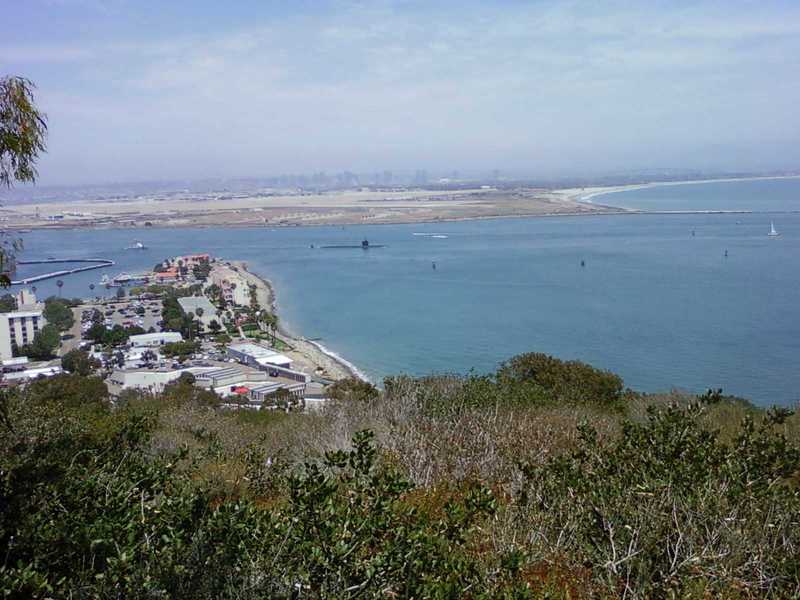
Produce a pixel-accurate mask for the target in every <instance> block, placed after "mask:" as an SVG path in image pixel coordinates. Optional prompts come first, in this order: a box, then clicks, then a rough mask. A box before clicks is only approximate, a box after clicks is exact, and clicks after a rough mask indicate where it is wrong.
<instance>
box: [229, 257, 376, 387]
mask: <svg viewBox="0 0 800 600" xmlns="http://www.w3.org/2000/svg"><path fill="white" fill-rule="evenodd" d="M229 262H230V264H231V266H233V267H235V268H237V269H238V271H239V273H240V274H241V275H242V277H243V278H244V279H245V280H246V281H247V283H248V284H250V285H254V286H256V297H257V298H258V303H259V304H260V305H261V306H264V307H269V309H270V311H271V312H272V313H273V314H276V315H278V316H279V317H280V315H279V314H278V311H277V302H276V297H275V289H274V287H273V285H272V282H270V281H269V280H268V279H264V278H262V277H259V276H258V275H256V274H254V273H252V272H251V271H249V270H248V268H247V263H245V262H243V261H229ZM278 338H279V339H281V340H282V341H283V342H285V343H286V344H288V345H290V346H291V347H292V348H293V349H292V350H287V351H285V352H283V353H284V354H286V355H287V356H289V358H291V359H292V360H293V361H294V362H295V365H294V368H296V369H297V370H299V371H304V372H306V373H313V374H314V375H315V376H317V377H320V378H323V379H330V380H337V379H344V378H346V377H357V378H360V379H365V377H364V375H363V374H362V373H360V372H359V371H358V369H357V368H355V366H353V365H351V364H350V363H348V362H347V361H345V360H344V359H342V358H340V357H336V356H335V355H332V353H330V351H327V350H326V349H325V348H324V347H322V346H321V345H320V344H318V343H316V342H311V341H308V340H306V339H305V338H303V337H300V336H297V335H295V334H293V333H291V332H289V331H287V330H286V328H285V327H284V326H283V325H281V324H280V321H279V328H278Z"/></svg>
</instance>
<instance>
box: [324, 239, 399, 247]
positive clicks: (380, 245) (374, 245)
mask: <svg viewBox="0 0 800 600" xmlns="http://www.w3.org/2000/svg"><path fill="white" fill-rule="evenodd" d="M320 247H321V248H329V249H335V248H361V249H362V250H369V249H371V248H385V247H386V246H384V245H383V244H370V243H369V240H366V239H365V240H364V241H362V242H361V245H360V246H357V245H355V244H337V245H335V246H320Z"/></svg>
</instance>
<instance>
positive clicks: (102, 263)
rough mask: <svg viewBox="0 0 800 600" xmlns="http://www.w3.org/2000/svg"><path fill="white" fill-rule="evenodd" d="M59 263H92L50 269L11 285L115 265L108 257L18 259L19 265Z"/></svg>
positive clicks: (25, 283) (17, 280) (13, 281)
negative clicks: (68, 267)
mask: <svg viewBox="0 0 800 600" xmlns="http://www.w3.org/2000/svg"><path fill="white" fill-rule="evenodd" d="M59 263H90V264H88V265H86V266H83V267H75V268H74V269H63V270H60V271H50V272H49V273H43V274H42V275H33V276H31V277H26V278H25V279H16V280H12V281H11V285H27V284H29V283H34V282H35V281H44V280H45V279H52V278H53V277H63V276H64V275H73V274H75V273H82V272H83V271H91V270H92V269H103V268H105V267H113V266H114V264H115V263H114V261H113V260H110V259H107V258H46V259H42V260H18V261H17V264H18V265H48V264H59Z"/></svg>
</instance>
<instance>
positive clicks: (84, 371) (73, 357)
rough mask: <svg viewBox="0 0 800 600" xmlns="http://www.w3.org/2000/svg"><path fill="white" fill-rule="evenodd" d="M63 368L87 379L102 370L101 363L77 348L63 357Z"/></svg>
mask: <svg viewBox="0 0 800 600" xmlns="http://www.w3.org/2000/svg"><path fill="white" fill-rule="evenodd" d="M61 368H63V369H64V370H65V371H68V372H70V373H75V374H76V375H82V376H84V377H86V376H88V375H91V374H92V372H93V371H94V370H95V369H99V368H100V361H99V360H97V359H96V358H93V357H91V356H90V355H89V353H88V352H86V351H84V350H80V349H78V348H75V349H74V350H70V351H69V352H67V353H66V354H65V355H64V356H62V357H61Z"/></svg>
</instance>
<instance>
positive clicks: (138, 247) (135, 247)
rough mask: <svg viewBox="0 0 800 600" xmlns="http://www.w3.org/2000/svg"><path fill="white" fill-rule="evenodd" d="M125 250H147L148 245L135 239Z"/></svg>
mask: <svg viewBox="0 0 800 600" xmlns="http://www.w3.org/2000/svg"><path fill="white" fill-rule="evenodd" d="M125 250H147V246H145V245H144V244H143V243H142V242H140V241H138V240H137V241H134V242H133V243H132V244H131V245H130V246H127V247H126V248H125Z"/></svg>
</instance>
